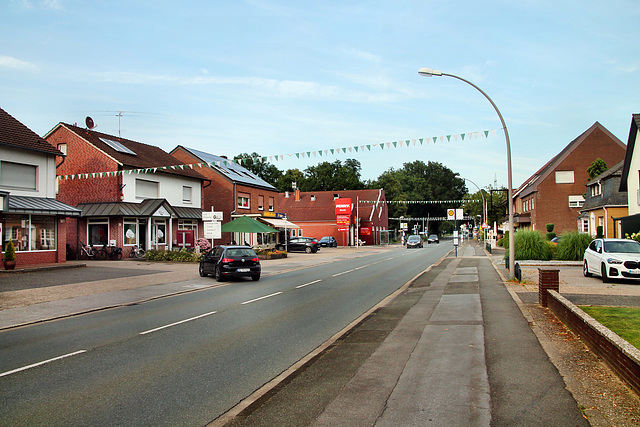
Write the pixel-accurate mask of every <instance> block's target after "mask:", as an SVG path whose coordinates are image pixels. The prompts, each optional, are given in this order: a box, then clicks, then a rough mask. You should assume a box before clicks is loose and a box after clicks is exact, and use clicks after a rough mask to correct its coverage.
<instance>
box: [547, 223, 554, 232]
mask: <svg viewBox="0 0 640 427" xmlns="http://www.w3.org/2000/svg"><path fill="white" fill-rule="evenodd" d="M554 227H555V225H554V224H551V223H549V224H547V233H551V232H553V229H554Z"/></svg>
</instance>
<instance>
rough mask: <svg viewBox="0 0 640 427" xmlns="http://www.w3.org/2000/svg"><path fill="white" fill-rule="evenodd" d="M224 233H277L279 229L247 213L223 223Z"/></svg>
mask: <svg viewBox="0 0 640 427" xmlns="http://www.w3.org/2000/svg"><path fill="white" fill-rule="evenodd" d="M222 232H223V233H277V232H278V230H276V229H275V228H271V227H269V226H268V225H266V224H263V223H261V222H259V221H256V220H255V219H253V218H251V217H248V216H246V215H243V216H241V217H240V218H237V219H234V220H233V221H229V222H227V223H226V224H222Z"/></svg>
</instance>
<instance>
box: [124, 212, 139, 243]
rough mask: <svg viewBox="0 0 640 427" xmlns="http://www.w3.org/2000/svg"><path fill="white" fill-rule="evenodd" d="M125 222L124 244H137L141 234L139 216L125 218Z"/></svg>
mask: <svg viewBox="0 0 640 427" xmlns="http://www.w3.org/2000/svg"><path fill="white" fill-rule="evenodd" d="M123 224H124V229H123V231H124V244H125V246H127V245H137V244H138V236H139V225H138V220H137V218H125V219H124V221H123Z"/></svg>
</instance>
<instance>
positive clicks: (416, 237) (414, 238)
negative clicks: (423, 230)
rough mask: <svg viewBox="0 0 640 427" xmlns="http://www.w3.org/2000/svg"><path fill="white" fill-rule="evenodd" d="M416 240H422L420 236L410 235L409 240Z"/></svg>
mask: <svg viewBox="0 0 640 427" xmlns="http://www.w3.org/2000/svg"><path fill="white" fill-rule="evenodd" d="M414 240H418V241H419V240H420V236H409V241H411V242H413V241H414Z"/></svg>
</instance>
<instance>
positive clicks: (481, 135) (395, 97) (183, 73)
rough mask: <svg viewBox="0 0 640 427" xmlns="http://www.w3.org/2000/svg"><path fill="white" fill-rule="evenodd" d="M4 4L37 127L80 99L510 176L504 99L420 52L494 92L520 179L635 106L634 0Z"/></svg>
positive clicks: (160, 128)
mask: <svg viewBox="0 0 640 427" xmlns="http://www.w3.org/2000/svg"><path fill="white" fill-rule="evenodd" d="M0 11H1V12H0V108H2V109H4V110H5V111H7V112H8V113H9V114H11V115H12V116H14V117H15V118H16V119H18V120H19V121H20V122H22V123H23V124H25V125H26V126H27V127H29V128H30V129H31V130H33V131H34V132H36V133H37V134H39V135H41V136H44V135H46V134H47V132H48V131H50V130H51V129H52V128H53V127H54V126H56V124H58V123H60V122H64V123H71V124H74V123H77V124H78V125H80V126H84V123H85V118H86V117H87V116H90V117H92V118H93V121H94V122H95V124H97V128H96V130H97V131H100V132H103V133H107V134H111V135H116V136H117V135H121V136H122V137H124V138H127V139H131V140H134V141H138V142H143V143H146V144H150V145H154V146H158V147H161V148H162V149H164V150H165V151H167V152H169V151H171V150H172V149H173V148H175V147H176V146H177V145H182V146H186V147H190V148H195V149H198V150H202V151H206V152H209V153H211V154H216V155H224V156H228V157H229V158H232V157H233V156H235V155H237V154H240V153H253V152H256V153H258V154H260V155H261V156H265V157H267V161H269V162H270V163H272V164H274V165H275V166H276V167H277V168H278V169H280V170H283V171H286V170H287V169H300V170H304V169H305V168H307V167H308V166H310V165H316V164H318V163H320V162H324V161H329V162H334V161H336V160H340V161H341V162H344V161H345V160H346V159H348V158H352V159H356V160H358V161H359V162H360V163H361V165H362V171H361V178H362V179H363V180H374V179H376V178H377V177H378V176H380V175H381V174H382V173H383V172H385V171H388V170H390V169H392V168H393V169H401V168H402V167H403V164H404V163H407V162H413V161H416V160H420V161H423V162H425V163H427V162H429V161H433V162H438V163H441V164H443V165H444V166H446V167H448V168H449V169H451V170H453V171H454V172H457V173H459V174H460V176H461V177H463V178H466V179H467V180H469V182H468V184H467V186H468V188H469V190H470V191H471V192H475V191H477V188H476V186H477V187H481V188H486V187H488V186H490V185H491V186H497V187H506V186H508V179H507V144H506V139H505V133H504V131H503V129H502V125H501V123H500V120H499V116H498V114H497V113H496V111H495V110H494V109H493V107H492V106H491V104H490V103H489V101H488V100H487V99H486V98H485V97H484V96H483V95H482V94H481V93H480V92H479V91H478V90H477V89H475V88H474V87H473V86H471V85H469V84H467V83H465V82H463V81H460V80H458V79H455V78H452V77H448V76H441V77H424V76H420V75H419V74H418V70H419V69H420V68H422V67H428V68H432V69H437V70H441V71H443V72H444V73H447V74H453V75H455V76H458V77H461V78H464V79H465V80H468V81H470V82H472V83H473V84H475V85H476V86H478V87H479V88H481V89H482V90H483V91H484V92H485V93H486V94H487V95H488V96H490V97H491V99H492V100H493V101H494V103H495V104H496V105H497V107H498V109H499V110H500V113H501V114H502V116H503V117H504V121H505V123H506V126H507V130H508V133H509V137H510V143H511V144H510V145H511V162H512V169H513V178H512V186H513V187H514V188H517V187H519V186H520V185H521V184H522V183H523V182H524V181H525V180H526V179H527V178H528V177H529V176H531V175H532V174H533V173H535V172H536V171H537V170H538V169H539V168H540V167H542V166H543V165H544V164H545V163H546V162H547V161H548V160H550V159H551V158H552V157H553V156H555V155H556V154H557V153H559V152H560V151H561V150H562V149H563V148H564V147H565V146H566V145H568V144H569V143H570V142H571V141H572V140H574V139H575V138H577V137H578V136H580V134H582V133H583V132H584V131H586V130H587V129H589V128H590V127H591V126H592V125H593V124H594V123H595V122H600V123H601V124H602V125H603V126H604V127H605V128H607V129H608V130H609V131H610V132H612V133H613V134H614V135H615V136H616V137H618V138H619V139H620V140H621V141H622V142H624V143H625V144H626V142H627V140H628V137H629V129H630V126H631V116H632V114H633V113H640V54H639V53H640V52H639V49H638V40H637V38H638V26H637V23H638V22H639V21H640V7H638V4H637V0H610V1H607V2H602V1H600V0H598V1H595V0H582V1H576V0H564V1H557V0H556V1H548V0H535V1H533V0H519V1H513V0H504V1H501V0H486V1H481V2H480V1H476V0H459V1H455V2H453V1H451V2H449V1H442V0H440V1H432V0H415V1H408V0H395V1H393V2H391V1H361V0H354V1H344V0H341V1H334V0H324V1H313V2H310V1H301V0H295V1H294V0H291V1H279V0H246V1H228V0H217V1H205V0H202V1H197V0H184V1H182V2H174V1H165V0H153V1H136V0H126V1H120V0H109V1H102V0H93V1H83V0H45V1H41V0H0ZM463 135H464V139H463V138H462V136H463ZM485 135H487V136H485ZM420 139H422V143H420ZM434 139H435V143H434ZM407 140H408V141H410V142H409V144H408V146H407V144H406V143H405V142H404V141H407ZM399 142H402V143H399ZM354 147H358V150H357V151H356V149H355V148H354ZM332 149H333V152H332V151H331V150H332ZM336 149H339V150H336ZM609 166H612V165H609Z"/></svg>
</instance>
